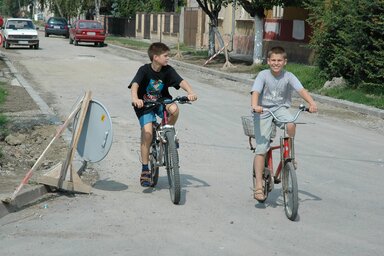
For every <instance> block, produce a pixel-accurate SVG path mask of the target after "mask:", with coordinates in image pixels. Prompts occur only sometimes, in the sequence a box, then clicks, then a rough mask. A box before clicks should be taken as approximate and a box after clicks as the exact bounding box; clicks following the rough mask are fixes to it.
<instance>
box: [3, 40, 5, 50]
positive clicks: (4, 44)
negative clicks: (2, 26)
mask: <svg viewBox="0 0 384 256" xmlns="http://www.w3.org/2000/svg"><path fill="white" fill-rule="evenodd" d="M3 48H5V38H3Z"/></svg>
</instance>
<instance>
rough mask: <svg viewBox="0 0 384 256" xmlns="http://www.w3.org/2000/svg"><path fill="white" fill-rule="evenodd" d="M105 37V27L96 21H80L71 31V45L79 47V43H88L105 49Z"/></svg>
mask: <svg viewBox="0 0 384 256" xmlns="http://www.w3.org/2000/svg"><path fill="white" fill-rule="evenodd" d="M105 37H106V34H105V30H104V28H103V25H102V24H101V23H100V22H98V21H95V20H78V21H76V22H75V23H74V24H73V26H71V28H70V29H69V43H70V44H73V43H74V44H75V45H78V44H79V42H87V43H94V44H95V46H100V47H103V46H104V40H105Z"/></svg>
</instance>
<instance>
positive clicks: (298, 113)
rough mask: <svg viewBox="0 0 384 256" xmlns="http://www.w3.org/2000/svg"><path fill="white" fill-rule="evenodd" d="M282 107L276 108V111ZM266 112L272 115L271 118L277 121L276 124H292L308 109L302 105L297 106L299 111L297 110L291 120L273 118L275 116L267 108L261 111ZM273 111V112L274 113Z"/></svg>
mask: <svg viewBox="0 0 384 256" xmlns="http://www.w3.org/2000/svg"><path fill="white" fill-rule="evenodd" d="M281 107H283V106H280V107H278V108H277V109H276V110H278V109H279V108H281ZM264 110H265V111H267V112H268V113H270V114H271V115H272V117H273V118H274V119H275V120H276V121H277V122H280V123H293V122H295V121H296V120H297V118H298V117H299V116H300V114H301V112H304V111H307V112H309V108H307V107H305V106H304V105H303V104H300V106H299V110H297V112H296V115H295V116H294V117H293V118H292V119H291V120H280V119H279V118H278V117H276V116H275V114H274V113H273V111H271V110H270V109H268V108H265V109H263V111H264ZM276 110H275V111H276Z"/></svg>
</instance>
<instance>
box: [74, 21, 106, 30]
mask: <svg viewBox="0 0 384 256" xmlns="http://www.w3.org/2000/svg"><path fill="white" fill-rule="evenodd" d="M79 28H82V29H84V28H89V29H102V28H103V27H102V26H101V23H98V22H80V23H79Z"/></svg>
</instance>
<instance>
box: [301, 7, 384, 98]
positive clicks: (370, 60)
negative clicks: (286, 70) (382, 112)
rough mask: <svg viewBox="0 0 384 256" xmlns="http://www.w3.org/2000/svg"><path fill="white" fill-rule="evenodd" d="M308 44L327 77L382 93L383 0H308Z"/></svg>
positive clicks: (383, 65)
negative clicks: (342, 78) (310, 33)
mask: <svg viewBox="0 0 384 256" xmlns="http://www.w3.org/2000/svg"><path fill="white" fill-rule="evenodd" d="M307 8H308V9H309V10H310V12H311V16H310V19H309V22H310V24H311V25H312V26H313V28H314V34H313V37H312V39H311V47H312V48H313V49H315V52H316V61H317V64H318V65H319V68H320V69H321V70H322V71H323V72H324V73H325V74H326V76H327V77H328V79H331V78H332V77H340V76H342V77H344V78H345V79H346V80H347V82H348V86H349V87H350V88H352V89H355V88H361V89H362V90H364V91H372V90H373V91H375V92H376V93H377V94H381V95H382V94H383V93H384V86H383V84H382V81H383V80H384V40H383V38H384V30H383V27H384V15H383V13H384V1H382V0H358V1H356V0H339V1H334V0H330V1H323V0H310V1H309V2H308V5H307Z"/></svg>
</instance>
